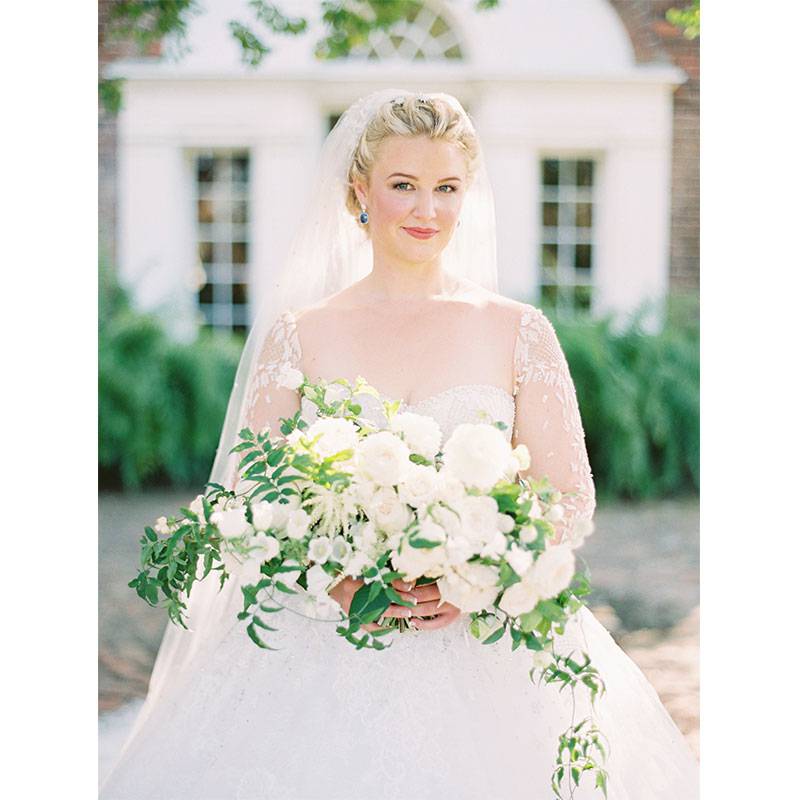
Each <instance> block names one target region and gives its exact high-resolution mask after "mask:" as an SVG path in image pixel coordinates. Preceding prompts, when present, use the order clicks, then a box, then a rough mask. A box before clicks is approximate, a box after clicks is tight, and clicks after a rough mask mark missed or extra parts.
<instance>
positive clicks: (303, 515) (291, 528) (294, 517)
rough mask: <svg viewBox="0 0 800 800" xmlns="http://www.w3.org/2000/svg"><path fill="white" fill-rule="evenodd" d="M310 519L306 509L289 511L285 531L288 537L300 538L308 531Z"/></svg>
mask: <svg viewBox="0 0 800 800" xmlns="http://www.w3.org/2000/svg"><path fill="white" fill-rule="evenodd" d="M310 521H311V517H310V516H309V514H308V512H307V511H304V510H303V509H302V508H298V509H297V510H296V511H290V512H289V517H288V519H287V520H286V532H287V533H288V534H289V538H290V539H302V538H303V537H304V536H305V535H306V534H307V533H308V526H309V523H310Z"/></svg>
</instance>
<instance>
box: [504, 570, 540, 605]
mask: <svg viewBox="0 0 800 800" xmlns="http://www.w3.org/2000/svg"><path fill="white" fill-rule="evenodd" d="M532 573H533V571H532V570H531V571H530V572H528V573H527V574H526V576H525V577H524V578H523V579H522V580H521V581H520V582H519V583H515V584H514V585H513V586H509V587H508V589H506V590H505V592H503V596H502V597H501V598H500V602H499V603H498V607H499V608H500V609H501V610H503V611H505V612H506V614H508V615H509V616H510V617H519V616H520V615H522V614H526V613H527V612H528V611H532V610H533V609H534V608H535V607H536V604H537V603H538V602H539V600H541V599H542V597H541V595H540V593H539V591H538V589H537V586H536V584H535V583H534V581H533V580H532V579H531V576H532Z"/></svg>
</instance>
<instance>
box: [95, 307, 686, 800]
mask: <svg viewBox="0 0 800 800" xmlns="http://www.w3.org/2000/svg"><path fill="white" fill-rule="evenodd" d="M299 355H300V353H299V343H298V340H297V337H296V335H295V330H294V325H293V318H292V316H291V314H289V313H288V312H287V314H284V315H283V317H281V318H280V319H279V321H278V323H276V325H275V327H274V328H273V332H272V335H271V338H270V341H269V342H268V347H267V348H265V351H264V356H263V357H262V365H263V369H261V371H260V378H259V380H258V381H256V383H257V387H256V391H255V394H260V395H261V396H262V397H263V396H264V395H265V393H266V392H272V393H273V397H272V399H273V400H276V398H277V394H276V392H277V391H278V390H276V389H275V376H276V375H277V373H278V371H279V370H280V368H282V367H283V366H285V365H287V364H290V365H291V364H297V363H298V361H299ZM515 372H516V378H515V392H514V395H511V394H509V393H508V392H507V391H505V390H504V389H501V388H499V387H496V386H492V385H485V384H480V383H475V384H467V385H460V386H453V387H451V388H450V389H447V390H445V391H442V392H440V393H438V394H436V395H434V396H432V397H429V398H427V399H425V400H423V401H421V402H418V403H415V404H414V405H406V406H405V408H406V410H410V411H414V412H416V413H419V414H426V415H430V416H431V417H433V418H434V419H435V420H436V421H437V422H438V423H439V425H440V426H441V428H442V430H443V433H444V435H445V437H447V435H448V434H449V433H450V432H451V431H452V430H453V428H454V427H455V426H456V425H457V424H459V423H461V422H465V421H475V420H477V419H481V418H482V416H481V415H482V413H484V412H488V413H489V414H490V415H491V416H492V417H493V418H495V419H501V420H503V421H504V422H506V423H507V424H508V429H507V433H508V435H509V437H510V436H511V435H512V432H513V433H516V439H519V440H526V441H528V443H530V438H529V437H526V436H523V437H522V438H520V437H521V432H522V431H524V427H523V425H522V423H523V422H524V423H526V424H528V425H530V426H533V427H535V428H536V429H538V430H539V432H540V433H541V436H540V437H539V438H540V439H541V440H545V441H546V440H547V437H548V436H549V435H550V434H549V433H548V431H552V430H556V431H557V433H554V434H552V435H554V436H556V435H557V436H563V437H565V439H564V440H563V441H567V442H572V443H573V444H574V445H576V449H574V450H573V455H575V454H577V455H578V456H580V454H581V452H582V453H583V457H582V459H584V458H585V449H584V448H583V430H582V428H581V426H580V418H579V416H578V415H577V404H575V403H574V389H573V388H572V382H571V379H569V373H568V371H567V370H566V366H565V362H564V361H563V354H562V353H561V350H560V348H559V347H558V346H557V343H556V341H555V338H554V334H553V333H552V328H551V327H550V326H549V323H547V322H546V319H545V318H544V317H543V315H541V312H539V311H538V310H536V309H533V308H530V310H529V311H528V312H526V314H524V315H523V316H522V319H521V321H520V329H519V336H518V340H517V346H516V351H515ZM526 393H527V394H526ZM251 399H252V397H251ZM276 402H277V400H276ZM551 404H555V405H552V406H551ZM537 410H539V411H542V412H544V411H548V412H549V416H548V418H547V420H548V421H545V422H542V420H541V419H539V420H538V421H537V420H535V419H526V420H521V419H520V416H521V414H526V415H530V416H532V415H534V414H536V412H537ZM553 413H556V414H557V416H553ZM533 427H532V428H531V430H533ZM516 439H515V440H516ZM578 439H580V442H579V443H578ZM578 444H580V446H577V445H578ZM550 445H552V442H550V443H549V444H548V445H547V448H546V450H547V453H550V452H556V451H555V450H554V449H552V448H551V447H550ZM548 448H549V449H548ZM564 449H565V448H564V446H563V444H562V447H561V448H560V452H564ZM567 449H569V448H567ZM582 459H581V463H579V464H577V465H576V464H575V463H574V461H570V460H569V459H567V461H568V463H567V465H566V468H567V473H569V474H572V475H573V476H575V481H573V486H574V488H575V489H576V490H579V491H578V493H577V495H576V497H577V499H576V501H575V507H574V508H573V509H571V511H572V513H573V514H577V513H580V511H581V507H582V505H583V510H584V511H585V510H586V505H587V504H588V505H589V506H590V507H591V508H593V503H594V499H593V498H594V495H593V486H591V485H587V484H586V481H587V480H589V481H591V477H590V473H589V472H588V464H587V465H583V463H582ZM553 471H554V472H557V469H556V467H555V465H554V467H553ZM567 473H564V474H567ZM554 483H556V481H555V480H554ZM579 484H581V485H582V486H581V485H579ZM233 580H234V581H235V580H236V579H235V578H234V579H233ZM211 589H212V590H213V587H211ZM203 590H204V591H208V588H207V587H206V586H203ZM220 597H222V595H221V596H220ZM224 597H225V598H226V599H225V600H224V601H221V602H220V603H218V604H217V607H216V608H215V609H214V615H213V620H211V621H210V624H211V625H213V626H215V627H216V628H217V629H218V632H219V633H218V635H217V636H215V637H213V640H212V643H211V644H209V643H208V642H206V643H205V644H204V645H203V646H199V647H198V648H197V650H196V652H192V653H190V654H189V655H187V656H186V657H185V658H184V659H183V660H182V661H181V662H180V663H178V664H175V663H174V662H173V663H172V664H171V666H170V674H167V675H165V674H163V673H164V672H165V670H164V669H159V663H158V662H157V663H156V668H155V671H154V675H155V676H157V677H154V683H155V685H154V684H153V683H151V690H150V694H149V695H148V700H147V702H146V704H145V707H144V709H143V711H142V714H141V716H140V718H139V720H138V722H137V725H136V730H135V732H134V734H133V736H132V737H131V739H129V741H128V743H127V746H126V748H125V749H124V751H123V753H122V756H121V758H120V760H119V761H118V763H117V765H116V767H115V769H114V771H113V772H112V774H111V776H110V777H109V779H108V780H107V781H106V783H105V785H104V786H103V789H102V793H101V797H102V800H122V799H123V798H128V799H129V800H155V798H163V799H164V800H256V799H258V800H272V799H273V798H274V799H275V800H278V799H280V800H334V798H343V799H344V798H347V800H354V799H358V800H362V799H363V800H366V799H369V800H372V799H373V798H374V799H375V800H378V799H381V800H383V799H386V800H389V799H394V798H397V799H398V800H399V799H400V798H403V800H405V798H415V799H418V800H422V799H423V798H436V800H442V798H463V799H465V800H466V798H475V799H476V800H478V799H480V800H487V798H497V799H498V800H500V799H501V798H502V800H512V799H516V798H527V799H528V800H550V798H552V797H553V792H552V790H551V789H550V776H551V773H552V770H553V766H554V761H555V751H556V743H557V739H558V735H559V733H561V732H562V731H564V730H565V729H566V728H567V727H568V725H569V724H570V720H571V718H572V714H573V709H572V701H571V698H570V693H569V691H564V692H561V693H560V692H559V691H558V689H557V687H556V686H555V685H550V686H548V685H544V684H542V685H536V684H534V683H532V682H531V680H530V678H529V675H528V670H529V669H530V666H531V662H530V653H529V652H528V651H526V650H525V649H523V648H520V649H518V650H516V651H514V652H512V651H511V647H510V640H509V639H508V637H506V638H505V639H503V640H501V641H500V642H498V643H496V644H494V645H482V644H481V643H479V642H478V641H477V640H476V639H474V638H473V637H472V636H471V635H470V634H469V632H468V630H467V626H468V623H469V615H468V614H463V615H462V616H461V617H460V619H459V620H458V621H457V622H455V623H453V624H452V625H450V626H448V627H445V628H443V629H439V630H434V631H417V632H414V631H409V632H405V633H402V634H393V643H392V645H391V647H389V648H388V649H387V650H384V651H381V652H376V651H372V650H361V651H356V650H355V649H354V648H353V647H352V646H351V645H350V644H348V643H347V642H346V641H344V640H343V639H341V638H340V637H339V636H337V635H336V634H335V632H334V630H333V627H334V625H333V624H332V623H330V622H326V621H317V620H311V619H307V618H304V617H301V616H299V615H297V614H294V613H291V612H290V611H284V612H282V613H280V614H275V615H271V616H272V617H274V620H271V622H273V623H274V624H275V625H277V626H278V627H279V629H280V630H279V632H278V633H276V634H269V636H270V638H269V640H268V641H269V642H270V644H272V645H274V646H276V647H279V648H281V649H280V650H279V651H277V652H271V651H262V650H260V649H258V648H257V647H256V646H255V645H254V644H253V643H252V642H251V641H250V640H249V639H248V637H247V635H246V634H245V630H244V627H243V626H242V624H241V623H238V622H237V621H236V613H237V612H238V611H239V610H241V594H240V592H238V591H231V592H229V593H227V594H225V595H224ZM190 610H191V609H190ZM206 622H207V623H208V621H206ZM178 636H192V634H186V633H179V634H177V636H176V635H175V634H174V633H170V634H168V638H167V639H165V644H164V645H163V646H162V649H161V651H160V653H159V659H158V661H159V662H162V661H163V662H167V661H169V656H170V653H169V650H170V648H172V647H174V646H175V641H177V637H178ZM573 647H575V648H579V649H584V650H586V651H587V652H588V653H589V654H590V655H591V657H592V660H593V662H594V663H595V664H596V666H597V668H598V670H599V672H600V674H601V675H602V677H603V679H604V680H605V682H606V686H607V693H606V695H605V696H604V697H602V698H601V699H600V700H599V701H598V703H597V708H596V712H595V718H596V721H597V723H598V725H599V727H600V728H601V729H602V730H603V732H604V733H605V734H606V735H607V737H608V739H609V741H610V754H609V758H608V762H607V765H606V766H607V769H608V773H609V786H608V790H609V797H610V798H612V800H692V798H695V797H697V793H698V769H697V762H696V760H695V758H694V756H693V754H692V753H691V751H690V749H689V747H688V745H687V744H686V742H685V740H684V738H683V736H682V734H681V733H680V731H679V730H678V728H677V727H676V725H675V724H674V722H673V721H672V719H671V718H670V716H669V714H668V713H667V711H666V710H665V708H664V706H663V705H662V704H661V702H660V700H659V698H658V696H657V695H656V692H655V690H654V689H653V687H652V686H651V685H650V683H649V682H648V681H647V679H646V678H645V677H644V676H643V674H642V673H641V671H640V670H639V669H638V667H637V666H636V665H635V664H634V663H633V661H631V659H630V658H629V657H628V656H627V655H626V654H625V653H624V652H623V651H622V650H621V649H620V648H619V647H618V646H617V644H616V643H615V642H614V641H613V639H612V638H611V636H610V635H609V633H608V632H607V631H606V630H605V628H604V627H603V626H602V625H601V624H600V623H599V622H598V621H597V620H596V619H595V617H594V616H593V614H592V613H591V612H590V611H589V610H588V609H582V611H581V612H580V613H579V614H578V616H577V618H576V619H575V620H574V622H573V623H571V625H570V627H569V629H568V631H567V634H566V635H565V636H564V637H562V638H561V639H560V645H559V650H560V651H561V652H568V651H569V650H570V649H572V648H573ZM576 699H577V707H576V709H575V712H574V720H575V721H578V720H580V719H582V718H583V717H584V716H586V714H587V712H588V700H587V698H586V695H585V693H584V692H583V691H581V690H580V689H578V690H576ZM601 796H602V795H601V794H600V792H599V790H596V789H594V788H593V775H592V774H591V773H587V774H586V775H585V776H584V778H583V780H582V783H581V786H580V788H579V789H577V790H575V793H574V797H575V798H590V797H591V798H596V797H601Z"/></svg>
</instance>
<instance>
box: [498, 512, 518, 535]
mask: <svg viewBox="0 0 800 800" xmlns="http://www.w3.org/2000/svg"><path fill="white" fill-rule="evenodd" d="M515 524H516V523H515V522H514V518H513V517H510V516H509V515H508V514H498V515H497V529H498V530H499V531H500V532H501V533H511V531H513V530H514V525H515Z"/></svg>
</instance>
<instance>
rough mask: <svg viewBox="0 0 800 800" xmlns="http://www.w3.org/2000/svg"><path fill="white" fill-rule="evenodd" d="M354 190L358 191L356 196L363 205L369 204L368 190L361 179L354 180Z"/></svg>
mask: <svg viewBox="0 0 800 800" xmlns="http://www.w3.org/2000/svg"><path fill="white" fill-rule="evenodd" d="M353 191H354V192H355V193H356V198H357V199H358V202H359V203H360V204H361V206H362V207H363V206H366V205H367V191H366V187H365V186H364V184H363V183H361V181H358V180H357V181H353Z"/></svg>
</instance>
